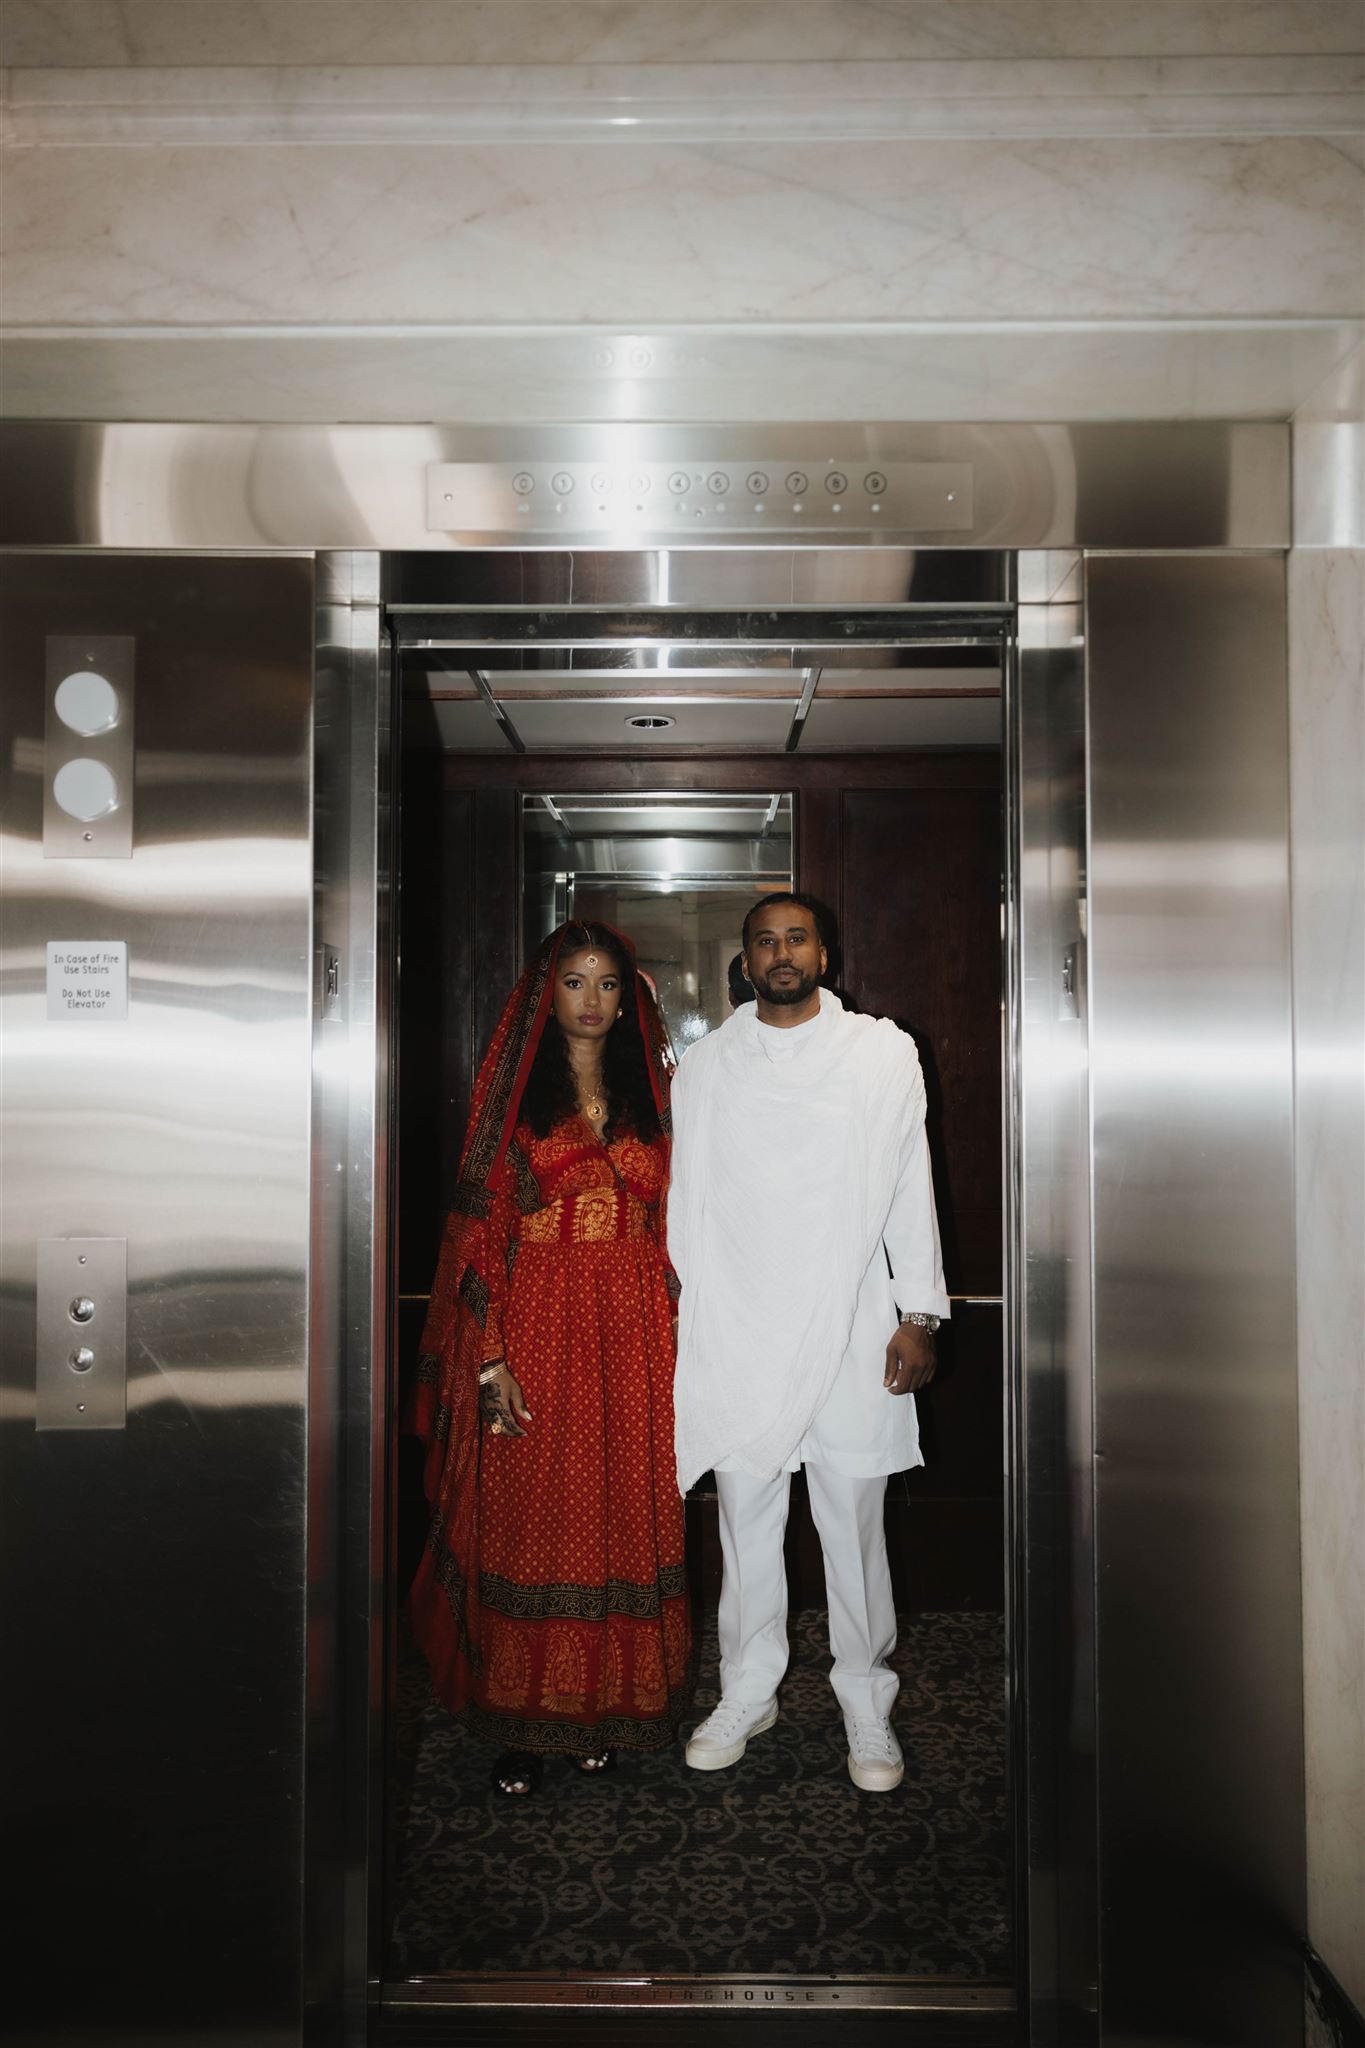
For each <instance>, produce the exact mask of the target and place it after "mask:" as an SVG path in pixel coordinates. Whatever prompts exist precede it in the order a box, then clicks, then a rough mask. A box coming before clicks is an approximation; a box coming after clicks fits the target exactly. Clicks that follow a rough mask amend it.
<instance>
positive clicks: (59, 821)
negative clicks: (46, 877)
mask: <svg viewBox="0 0 1365 2048" xmlns="http://www.w3.org/2000/svg"><path fill="white" fill-rule="evenodd" d="M46 657H47V659H46V668H47V718H46V761H45V763H44V786H43V852H44V854H46V856H47V857H48V859H49V860H58V859H67V860H69V859H73V858H77V857H79V858H82V859H85V860H91V859H94V860H127V858H128V856H129V854H130V853H131V852H132V850H133V731H134V724H133V712H134V679H135V661H134V646H133V641H132V639H131V637H130V636H129V635H128V634H126V633H86V634H77V635H74V636H73V635H71V634H68V633H52V634H49V636H48V640H47V648H46ZM82 671H89V672H92V673H94V674H97V675H99V676H102V677H103V678H104V680H105V681H106V682H107V683H108V684H109V685H110V687H111V688H112V689H113V691H114V693H115V696H116V698H117V715H116V716H115V718H114V719H113V720H112V721H110V722H109V723H107V724H105V725H102V726H101V727H99V728H96V729H92V730H88V731H84V732H79V731H76V730H74V729H73V728H72V726H71V724H70V723H69V722H68V720H67V719H65V718H63V716H62V712H61V707H60V705H59V703H58V693H59V692H60V691H61V688H62V684H63V683H64V682H65V681H66V680H67V678H68V677H70V676H72V675H73V674H80V673H81V672H82ZM83 759H84V760H92V761H98V762H99V763H101V765H102V766H104V767H105V768H107V769H108V770H109V772H110V774H111V775H112V776H113V778H114V783H115V786H116V788H117V791H118V801H117V802H116V803H115V805H114V807H113V808H112V809H111V810H110V811H108V812H106V813H105V814H104V815H103V816H99V817H93V818H75V817H72V815H71V814H70V812H69V811H67V810H64V809H63V807H62V805H61V804H60V803H59V802H58V801H57V793H56V789H55V786H54V785H55V781H56V777H57V775H58V774H59V772H60V771H61V769H62V768H63V767H65V766H66V765H67V764H69V763H70V762H73V761H76V760H83Z"/></svg>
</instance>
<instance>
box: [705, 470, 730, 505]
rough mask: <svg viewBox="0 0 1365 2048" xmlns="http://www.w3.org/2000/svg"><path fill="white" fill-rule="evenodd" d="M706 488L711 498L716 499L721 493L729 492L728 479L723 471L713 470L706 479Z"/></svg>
mask: <svg viewBox="0 0 1365 2048" xmlns="http://www.w3.org/2000/svg"><path fill="white" fill-rule="evenodd" d="M706 488H707V490H708V491H709V492H710V493H711V495H712V497H713V498H718V497H719V496H720V494H721V492H722V491H728V490H729V488H730V479H729V477H728V476H727V475H726V474H725V471H724V470H723V469H713V470H712V472H711V474H710V476H708V477H707V479H706Z"/></svg>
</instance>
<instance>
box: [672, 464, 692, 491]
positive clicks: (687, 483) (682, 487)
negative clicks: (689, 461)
mask: <svg viewBox="0 0 1365 2048" xmlns="http://www.w3.org/2000/svg"><path fill="white" fill-rule="evenodd" d="M691 487H692V479H691V477H690V476H689V475H688V474H687V471H686V470H685V469H675V470H674V472H673V474H672V476H671V477H670V478H669V479H668V488H669V490H670V491H672V493H673V495H674V497H675V498H680V497H681V496H682V494H683V492H684V491H686V490H690V489H691Z"/></svg>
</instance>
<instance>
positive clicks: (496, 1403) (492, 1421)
mask: <svg viewBox="0 0 1365 2048" xmlns="http://www.w3.org/2000/svg"><path fill="white" fill-rule="evenodd" d="M479 1407H480V1408H481V1409H482V1411H483V1419H484V1422H485V1423H486V1425H487V1427H488V1428H489V1430H490V1431H491V1432H492V1434H493V1435H494V1436H525V1434H526V1431H525V1430H524V1429H523V1428H522V1427H521V1425H522V1423H523V1422H529V1421H530V1420H531V1411H530V1409H529V1408H528V1407H527V1405H526V1402H525V1400H524V1399H523V1397H522V1391H521V1388H520V1387H519V1386H518V1385H517V1383H516V1381H515V1380H514V1379H513V1377H512V1375H511V1373H510V1372H509V1371H508V1370H507V1367H506V1366H505V1365H500V1366H499V1367H498V1370H497V1371H496V1373H494V1374H493V1376H492V1377H491V1378H490V1379H486V1380H482V1381H480V1383H479Z"/></svg>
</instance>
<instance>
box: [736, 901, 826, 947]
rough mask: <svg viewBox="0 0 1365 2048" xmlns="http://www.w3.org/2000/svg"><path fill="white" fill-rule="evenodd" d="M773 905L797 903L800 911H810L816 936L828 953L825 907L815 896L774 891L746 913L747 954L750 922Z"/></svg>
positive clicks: (745, 945)
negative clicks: (761, 911)
mask: <svg viewBox="0 0 1365 2048" xmlns="http://www.w3.org/2000/svg"><path fill="white" fill-rule="evenodd" d="M771 903H795V904H796V905H797V907H798V909H801V910H808V911H809V912H810V914H811V918H812V920H813V921H814V924H815V936H816V938H817V939H818V940H819V942H820V944H821V945H822V946H824V947H825V949H826V950H827V951H828V948H829V934H828V933H827V932H826V930H825V910H824V905H823V904H821V903H817V902H816V900H815V898H814V897H813V896H805V895H803V894H802V893H801V891H800V890H799V889H774V890H773V892H772V894H771V896H760V897H759V899H758V901H757V903H755V904H753V905H751V907H750V908H749V910H748V911H746V913H745V917H744V927H743V938H744V950H745V952H746V953H747V952H748V950H749V923H750V920H751V919H752V918H755V917H757V916H758V913H759V911H760V910H766V909H767V908H768V906H769V904H771Z"/></svg>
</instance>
